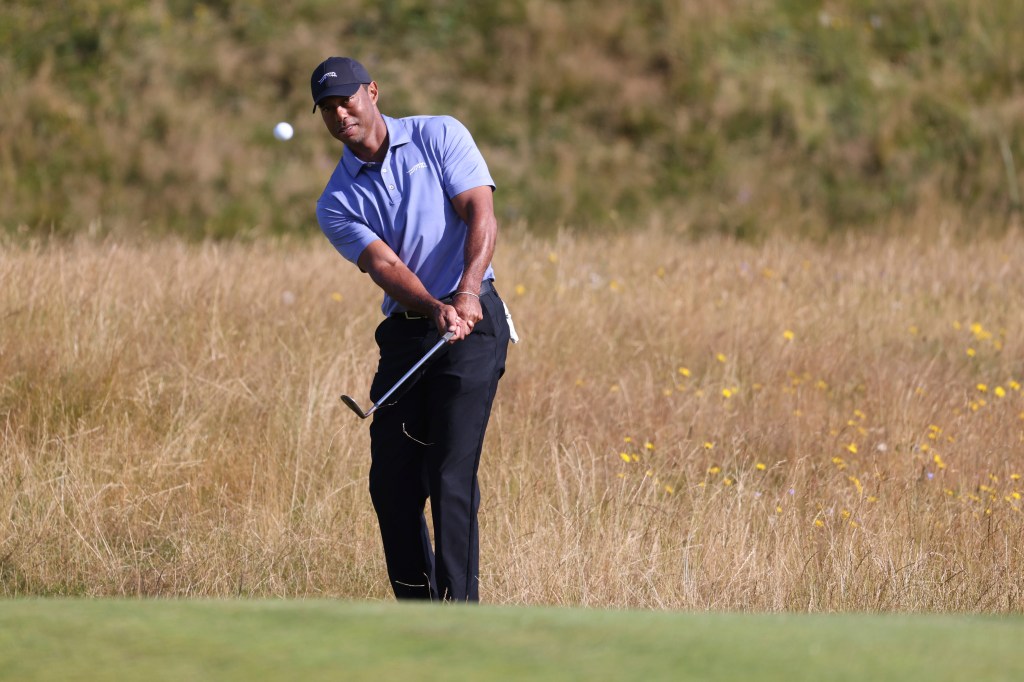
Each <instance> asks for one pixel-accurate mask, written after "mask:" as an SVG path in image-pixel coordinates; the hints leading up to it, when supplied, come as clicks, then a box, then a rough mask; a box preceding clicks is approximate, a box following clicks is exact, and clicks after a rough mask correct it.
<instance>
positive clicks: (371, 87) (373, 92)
mask: <svg viewBox="0 0 1024 682" xmlns="http://www.w3.org/2000/svg"><path fill="white" fill-rule="evenodd" d="M366 92H368V93H370V101H371V102H373V103H374V104H376V103H377V81H370V82H369V83H368V84H367V86H366Z"/></svg>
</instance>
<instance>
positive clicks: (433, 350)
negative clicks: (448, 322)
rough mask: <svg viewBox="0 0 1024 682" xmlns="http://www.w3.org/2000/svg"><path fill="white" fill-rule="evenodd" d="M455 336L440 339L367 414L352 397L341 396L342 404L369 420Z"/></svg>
mask: <svg viewBox="0 0 1024 682" xmlns="http://www.w3.org/2000/svg"><path fill="white" fill-rule="evenodd" d="M453 336H455V332H448V333H447V334H445V335H444V336H442V337H441V338H440V339H438V341H437V343H435V344H434V347H433V348H431V349H430V350H428V351H427V354H426V355H424V356H423V357H422V358H420V359H419V360H418V361H417V362H416V364H415V365H413V366H412V368H410V369H409V371H408V372H406V373H405V374H403V375H402V378H401V379H399V380H398V381H396V382H395V385H394V386H392V387H391V388H389V389H388V392H387V393H385V394H384V395H382V396H381V397H380V400H378V401H377V402H375V403H374V404H373V407H371V408H370V409H368V410H366V411H365V412H363V409H362V408H361V407H359V405H357V404H356V401H355V400H354V399H352V398H351V397H350V396H347V395H343V396H341V402H343V403H345V404H346V405H348V406H349V408H350V409H351V410H352V411H353V412H355V413H356V414H358V415H359V418H360V419H366V418H367V417H369V416H370V415H371V414H373V413H374V412H376V411H377V409H378V408H379V407H380V406H381V405H383V404H384V401H385V400H387V399H388V398H390V397H391V394H392V393H394V392H395V391H397V390H398V387H399V386H401V385H402V384H404V383H405V382H406V380H407V379H408V378H409V377H410V376H412V374H413V372H415V371H416V370H418V369H419V368H420V367H422V366H423V363H424V362H426V361H427V360H429V359H430V356H432V355H433V354H434V353H436V352H437V349H438V348H440V347H441V346H443V345H444V344H446V343H448V341H450V340H451V338H452V337H453Z"/></svg>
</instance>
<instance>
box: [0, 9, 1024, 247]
mask: <svg viewBox="0 0 1024 682" xmlns="http://www.w3.org/2000/svg"><path fill="white" fill-rule="evenodd" d="M1022 23H1024V9H1022V5H1021V4H1020V3H1019V2H1013V1H1011V0H994V1H988V0H966V1H965V0H927V1H924V2H921V1H909V0H902V1H900V2H880V1H872V2H860V1H858V2H853V1H852V0H842V1H829V2H824V1H823V0H787V1H785V2H774V1H768V0H755V1H750V0H743V1H739V0H728V1H716V2H711V1H709V0H701V1H699V2H684V3H680V2H669V1H667V0H665V1H662V0H653V1H645V2H638V3H621V2H614V1H612V0H597V1H587V2H581V1H578V0H575V1H573V2H554V1H545V2H534V1H527V0H509V1H508V2H502V3H498V4H480V3H468V2H464V1H463V0H444V1H436V0H430V1H429V2H428V1H427V0H405V1H403V2H398V3H386V4H381V3H377V2H367V1H365V0H343V1H341V2H337V3H321V2H313V1H311V0H306V1H302V2H289V3H280V2H270V1H268V0H258V1H255V2H246V3H231V2H205V3H203V2H186V1H174V2H164V3H151V2H146V1H143V0H91V1H89V2H76V3H74V4H73V5H72V6H68V7H65V6H64V5H59V6H58V5H57V4H54V3H45V2H44V3H39V2H31V3H29V2H9V3H7V4H6V5H5V12H4V22H3V23H2V25H0V107H2V108H3V110H4V111H5V112H6V114H5V125H4V126H3V128H2V129H0V225H2V226H3V227H4V228H5V229H6V230H8V231H17V230H20V231H22V232H27V233H35V234H40V233H52V232H56V233H59V234H74V233H77V232H82V231H89V232H92V233H94V234H106V233H117V234H122V235H123V234H130V233H135V232H137V231H139V230H144V231H148V232H159V233H162V232H166V231H176V232H178V233H182V234H188V235H192V236H217V237H225V236H233V235H251V234H254V233H256V234H260V233H264V234H265V233H268V232H269V233H294V232H308V231H315V229H316V228H315V220H314V216H313V210H312V205H313V201H314V200H315V198H316V196H317V195H318V194H319V191H320V189H321V188H322V187H323V185H324V183H325V181H326V178H327V175H328V174H329V172H330V169H331V168H332V167H333V165H334V163H335V162H336V160H337V157H338V156H339V155H340V151H341V150H340V146H339V145H337V144H336V143H335V142H334V141H333V140H331V139H330V138H329V137H328V136H327V135H326V133H325V132H324V131H323V130H322V126H321V123H320V121H319V119H318V118H317V117H315V116H311V115H310V114H309V107H310V100H309V93H308V76H309V73H310V72H311V69H312V67H313V66H314V65H315V64H317V63H318V62H319V61H320V60H321V59H322V58H323V57H324V56H326V55H329V54H334V53H348V54H352V55H356V56H358V57H360V58H362V59H363V60H364V61H365V62H366V64H367V65H368V67H369V69H370V72H371V74H372V75H374V77H376V78H377V80H378V81H379V83H380V86H381V92H382V100H381V106H382V109H383V110H384V111H385V113H389V114H392V115H409V114H424V113H427V114H430V113H450V114H454V115H456V116H458V117H459V118H461V119H463V120H464V121H465V122H466V123H467V124H468V125H469V127H470V129H471V130H472V131H473V132H474V134H475V136H476V138H477V140H478V141H479V143H480V145H481V147H482V148H483V150H484V153H485V155H486V157H487V159H488V160H489V162H490V165H491V168H492V171H493V174H494V176H495V178H496V181H497V184H498V186H499V187H500V195H499V196H500V201H499V210H500V212H501V218H502V219H503V220H504V221H505V222H506V223H509V224H511V223H514V222H518V221H523V222H525V223H526V224H528V225H529V226H530V228H531V229H533V230H535V231H538V232H545V233H553V232H555V231H556V230H558V229H559V228H561V227H563V226H568V227H571V228H587V229H609V228H611V229H615V228H618V229H628V226H629V225H632V224H634V223H635V222H636V221H638V220H639V221H641V222H646V221H647V220H649V219H651V218H652V217H656V216H660V217H662V218H663V219H664V220H665V221H666V222H671V223H673V224H685V225H687V226H688V229H689V230H691V231H692V232H695V233H716V234H730V235H736V236H743V237H756V236H761V235H764V234H771V233H775V232H786V233H800V234H809V235H822V234H830V233H835V232H840V231H843V230H845V229H847V228H850V227H859V228H861V229H872V228H877V227H878V226H879V224H880V222H881V221H883V220H884V219H885V218H887V217H888V216H889V215H891V214H893V213H896V214H899V215H904V216H906V215H914V214H915V212H917V211H919V210H922V209H924V210H932V209H934V208H936V207H938V206H941V207H942V208H943V209H944V210H945V211H946V213H947V215H959V214H964V215H965V216H966V217H967V219H968V221H969V222H971V223H974V222H977V221H982V222H986V223H989V224H993V225H997V226H999V229H1003V227H1004V226H1005V224H1006V223H1007V221H1008V220H1010V219H1011V218H1012V217H1013V216H1018V217H1019V211H1020V208H1021V198H1020V197H1021V179H1020V172H1021V171H1020V169H1021V164H1022V162H1021V158H1022V156H1024V123H1022V121H1021V117H1020V116H1019V115H1018V111H1019V99H1020V84H1021V83H1022V82H1024V59H1022V58H1021V56H1020V50H1018V49H1016V43H1015V42H1014V41H1015V36H1016V33H1015V29H1016V27H1017V26H1020V25H1022ZM382 46H386V49H385V48H383V47H382ZM279 120H290V121H292V122H293V123H294V124H295V126H296V130H297V134H296V137H295V139H294V140H293V141H292V142H290V143H288V144H281V143H277V142H276V141H274V140H273V138H272V137H271V129H272V127H273V125H274V124H275V123H276V122H277V121H279Z"/></svg>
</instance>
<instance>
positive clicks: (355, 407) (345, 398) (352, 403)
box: [341, 395, 373, 419]
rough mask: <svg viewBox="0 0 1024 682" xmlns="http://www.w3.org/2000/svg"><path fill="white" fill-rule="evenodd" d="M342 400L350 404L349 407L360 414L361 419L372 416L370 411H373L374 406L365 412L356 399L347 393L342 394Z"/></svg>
mask: <svg viewBox="0 0 1024 682" xmlns="http://www.w3.org/2000/svg"><path fill="white" fill-rule="evenodd" d="M341 402H343V403H345V404H346V405H348V407H349V409H351V410H352V411H353V412H355V413H356V414H358V415H359V418H360V419H366V418H367V417H369V416H370V412H373V409H372V408H371V409H370V412H363V410H362V408H360V407H359V405H356V401H355V400H353V399H352V398H350V397H349V396H347V395H343V396H341Z"/></svg>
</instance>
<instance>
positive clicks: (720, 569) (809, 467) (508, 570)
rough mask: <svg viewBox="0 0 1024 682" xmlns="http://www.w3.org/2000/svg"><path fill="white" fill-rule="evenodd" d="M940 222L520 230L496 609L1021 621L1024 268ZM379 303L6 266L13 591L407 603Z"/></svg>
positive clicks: (490, 573)
mask: <svg viewBox="0 0 1024 682" xmlns="http://www.w3.org/2000/svg"><path fill="white" fill-rule="evenodd" d="M914 229H915V228H914V226H913V225H909V224H899V225H896V226H895V227H894V230H896V231H902V232H904V233H906V234H907V236H902V237H897V236H892V237H867V236H862V237H858V238H849V239H839V240H833V241H831V242H829V243H827V244H814V243H809V242H805V241H799V240H793V239H782V238H776V239H771V240H767V241H765V242H764V243H762V244H750V243H743V242H737V241H734V240H730V239H705V240H700V241H692V240H689V239H687V238H685V237H683V236H680V235H679V234H673V233H671V232H669V231H666V230H663V229H659V228H657V227H644V228H639V227H638V228H637V229H636V230H634V231H633V232H632V233H630V234H623V235H619V236H616V237H607V238H596V237H595V238H584V237H579V236H575V237H571V236H569V235H562V236H559V237H555V238H543V239H542V238H540V237H537V236H535V235H531V234H529V233H526V232H516V231H514V230H506V231H505V232H503V237H502V239H501V243H500V245H499V249H498V256H497V263H496V269H497V272H498V277H499V280H498V288H499V290H500V291H501V292H502V294H503V295H504V296H505V298H506V299H507V300H508V302H509V305H510V307H511V309H512V311H513V314H514V315H515V318H516V321H517V326H518V327H519V330H520V332H521V334H522V336H523V341H522V343H521V344H520V345H518V346H516V347H513V348H512V349H511V351H510V361H509V373H508V375H507V376H506V377H505V379H504V380H503V382H502V385H501V387H500V389H499V397H498V400H497V404H496V408H495V412H494V415H493V419H492V423H491V428H490V430H489V433H488V440H487V443H486V448H485V454H484V460H483V464H482V469H481V472H482V473H481V476H482V482H481V483H482V493H483V506H482V509H481V531H482V545H483V564H482V575H481V584H482V588H481V592H482V595H483V598H484V600H485V601H487V602H491V603H498V604H550V605H572V606H577V605H585V606H613V607H649V608H673V609H675V608H683V609H693V610H723V609H726V610H735V609H750V610H757V611H941V612H968V613H1019V612H1020V611H1021V608H1022V607H1021V598H1022V590H1024V577H1022V575H1021V573H1020V572H1019V571H1018V570H1017V566H1019V564H1020V561H1021V558H1022V550H1024V533H1022V528H1024V524H1021V518H1022V517H1021V513H1022V509H1024V501H1022V499H1021V495H1022V493H1024V482H1022V479H1021V476H1022V475H1024V460H1022V458H1021V450H1020V444H1021V442H1022V438H1024V393H1022V389H1021V384H1022V383H1024V367H1022V366H1021V364H1020V358H1021V357H1024V348H1022V346H1021V344H1022V339H1024V329H1022V328H1021V325H1022V320H1021V317H1020V315H1019V314H1018V313H1019V311H1018V307H1017V300H1018V299H1019V292H1021V291H1024V281H1022V279H1021V278H1022V274H1021V270H1020V268H1018V267H1015V264H1016V263H1019V262H1022V261H1024V253H1022V242H1021V239H1020V236H1019V234H1018V233H1011V234H1009V235H1007V236H1005V237H1002V238H1000V239H979V240H975V241H974V242H972V243H967V244H965V243H960V242H958V241H956V240H953V239H945V238H939V239H932V238H930V237H916V236H913V232H914ZM929 229H931V228H929ZM955 231H956V230H951V232H955ZM922 234H928V231H926V230H922ZM378 302H379V299H378V294H377V291H376V288H375V287H374V286H373V285H372V284H371V283H370V282H369V280H368V279H367V278H365V277H364V276H362V275H360V274H359V273H358V272H357V271H356V269H355V268H352V267H350V266H348V265H347V264H345V263H344V262H343V261H342V260H341V259H340V257H338V256H337V254H336V253H335V252H333V250H332V249H331V247H330V246H329V245H328V244H327V243H326V242H325V241H323V240H316V241H312V242H308V241H303V240H287V241H270V240H257V241H254V242H227V243H219V244H218V243H203V244H198V245H197V244H192V245H190V244H188V243H185V242H182V241H179V240H176V239H167V240H163V241H159V242H154V243H148V242H143V241H140V242H138V243H132V242H126V241H99V242H97V241H93V240H89V239H79V240H76V241H75V242H74V243H71V244H60V243H57V244H50V245H42V244H40V245H35V246H10V245H8V246H5V247H4V248H3V250H0V319H2V321H3V322H2V324H0V432H2V439H0V590H2V592H3V594H5V595H7V596H14V595H89V596H117V595H152V596H218V597H227V596H246V597H260V596H279V597H316V596H339V597H347V598H355V599H363V598H371V599H380V598H387V597H388V596H389V590H388V587H387V584H386V578H385V571H384V567H383V563H382V559H381V554H380V543H379V538H378V536H377V528H376V522H375V519H374V517H373V512H372V508H371V505H370V502H369V499H368V495H367V492H366V475H367V468H368V456H367V452H368V439H367V430H366V425H365V423H363V422H359V421H358V420H356V419H354V418H353V417H352V415H351V414H350V413H349V412H348V411H347V410H346V409H345V408H344V406H343V405H341V404H340V402H339V401H338V396H339V394H341V393H343V392H345V393H350V394H352V395H355V396H357V397H358V396H363V397H364V399H365V392H366V390H367V387H368V385H369V381H370V377H371V375H372V373H373V370H374V366H375V362H376V358H377V355H376V349H375V348H374V346H373V341H372V331H373V328H374V326H375V324H376V322H377V320H378V319H379V313H378V312H377V305H378Z"/></svg>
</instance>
